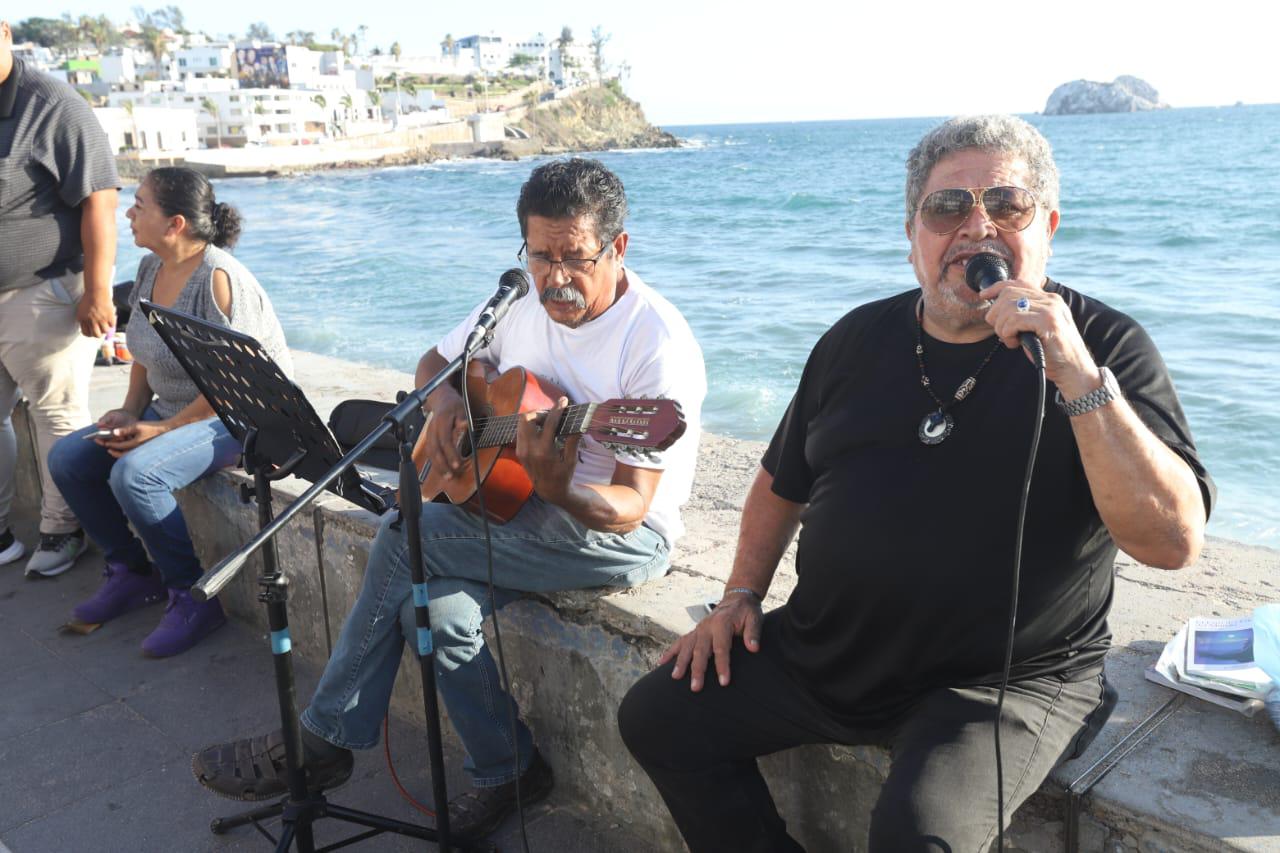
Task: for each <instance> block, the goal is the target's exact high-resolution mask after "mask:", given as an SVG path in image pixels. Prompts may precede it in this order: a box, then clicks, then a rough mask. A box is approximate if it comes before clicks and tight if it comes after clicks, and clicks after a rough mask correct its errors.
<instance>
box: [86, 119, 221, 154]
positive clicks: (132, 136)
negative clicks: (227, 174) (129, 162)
mask: <svg viewBox="0 0 1280 853" xmlns="http://www.w3.org/2000/svg"><path fill="white" fill-rule="evenodd" d="M93 114H94V115H95V116H97V118H98V122H99V123H100V124H101V125H102V129H103V130H105V131H106V132H107V140H108V141H109V143H110V145H111V149H112V150H113V151H115V152H117V153H121V152H125V151H138V152H140V153H142V154H152V155H163V154H173V153H177V152H181V151H193V150H195V149H196V148H198V147H200V145H199V143H200V137H199V135H198V133H197V129H196V111H195V110H193V109H168V108H162V107H134V108H133V111H132V112H130V111H129V110H126V109H124V108H122V107H98V108H96V109H94V111H93Z"/></svg>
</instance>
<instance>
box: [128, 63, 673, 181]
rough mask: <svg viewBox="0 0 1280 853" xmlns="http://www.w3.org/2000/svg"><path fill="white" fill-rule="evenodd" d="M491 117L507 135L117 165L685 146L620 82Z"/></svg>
mask: <svg viewBox="0 0 1280 853" xmlns="http://www.w3.org/2000/svg"><path fill="white" fill-rule="evenodd" d="M490 115H502V117H503V124H504V126H505V128H506V129H507V136H506V138H504V139H502V140H495V141H490V142H468V141H449V142H440V141H432V140H431V139H429V138H427V137H426V136H425V135H416V134H414V133H413V132H404V133H395V132H392V133H387V134H383V135H381V138H375V139H367V138H366V139H362V140H359V142H360V144H359V145H354V144H351V143H352V142H354V140H343V141H341V142H340V143H334V144H329V145H314V146H287V147H286V146H281V147H279V148H272V147H260V148H236V149H216V150H213V151H193V152H189V153H188V154H187V155H186V156H175V157H168V158H159V159H155V160H139V159H137V158H136V157H132V156H128V155H118V156H117V157H116V166H117V169H118V171H119V173H120V177H121V178H122V179H124V180H125V181H126V182H132V181H136V180H138V179H140V178H141V177H142V176H143V175H145V174H146V172H147V171H149V170H150V169H152V168H154V167H156V166H168V165H184V164H185V165H187V166H190V167H191V168H193V169H196V170H198V171H201V172H203V173H204V174H206V175H208V176H209V177H210V178H231V177H283V176H288V175H294V174H304V173H308V172H318V171H329V170H334V169H370V168H375V169H376V168H382V167H386V166H413V165H418V164H422V163H433V162H437V161H440V160H453V159H468V158H491V159H501V160H518V159H520V158H522V157H534V156H540V155H547V154H551V155H555V154H568V153H574V152H591V151H610V150H616V149H625V148H675V147H677V146H679V145H680V140H679V139H677V138H676V137H675V136H673V135H672V134H670V133H667V132H666V131H664V130H662V129H661V128H658V127H655V126H654V125H652V124H650V123H649V121H648V120H647V119H646V118H645V115H644V111H643V109H642V108H641V106H640V104H639V103H637V102H636V101H633V100H632V99H630V98H628V97H627V96H626V95H625V94H624V93H623V92H622V90H621V88H620V87H618V86H617V85H607V86H593V87H589V88H585V89H582V90H579V91H577V92H575V93H573V94H572V95H569V96H567V97H565V98H561V99H557V100H555V101H548V102H544V103H539V104H536V105H533V106H529V107H525V106H522V107H517V108H515V109H511V110H507V111H505V112H504V113H498V114H490Z"/></svg>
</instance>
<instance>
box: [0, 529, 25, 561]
mask: <svg viewBox="0 0 1280 853" xmlns="http://www.w3.org/2000/svg"><path fill="white" fill-rule="evenodd" d="M25 553H27V549H26V548H24V547H22V543H21V542H19V541H18V538H17V537H16V536H14V535H13V531H12V530H5V532H4V533H0V566H3V565H5V564H6V563H12V562H15V561H17V560H19V559H21V557H22V555H23V554H25Z"/></svg>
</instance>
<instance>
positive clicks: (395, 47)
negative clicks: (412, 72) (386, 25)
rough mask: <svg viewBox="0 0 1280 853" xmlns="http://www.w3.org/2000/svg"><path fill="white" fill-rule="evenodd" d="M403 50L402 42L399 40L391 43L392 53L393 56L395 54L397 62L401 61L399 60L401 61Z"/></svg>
mask: <svg viewBox="0 0 1280 853" xmlns="http://www.w3.org/2000/svg"><path fill="white" fill-rule="evenodd" d="M402 52H403V50H402V48H401V47H400V42H398V41H393V42H392V43H391V55H392V56H394V57H395V58H396V62H399V61H400V54H401V53H402Z"/></svg>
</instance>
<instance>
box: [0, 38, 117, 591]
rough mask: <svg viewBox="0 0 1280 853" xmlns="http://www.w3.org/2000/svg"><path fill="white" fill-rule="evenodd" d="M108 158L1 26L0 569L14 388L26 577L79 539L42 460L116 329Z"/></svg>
mask: <svg viewBox="0 0 1280 853" xmlns="http://www.w3.org/2000/svg"><path fill="white" fill-rule="evenodd" d="M118 185H119V181H118V179H117V178H116V164H115V158H114V157H113V156H112V154H111V148H110V146H109V145H108V143H107V135H106V133H105V132H104V131H103V130H102V127H101V126H100V125H99V124H98V120H97V119H96V118H94V115H93V111H92V110H90V109H89V107H88V105H87V104H85V102H84V99H83V98H81V97H80V95H78V94H77V93H76V91H75V90H74V89H72V88H71V87H70V86H68V85H67V84H65V83H61V82H59V81H57V80H54V79H53V78H52V77H50V76H48V75H47V74H42V73H41V72H40V71H39V69H36V68H33V67H31V66H29V65H27V64H26V63H24V62H23V61H22V60H21V59H19V58H17V57H15V56H14V55H13V34H12V32H11V31H10V29H9V24H8V22H6V21H0V564H4V563H11V562H14V561H16V560H18V559H20V558H21V557H22V555H23V553H24V552H25V550H26V549H25V548H24V547H23V544H22V543H21V542H19V541H17V539H15V538H14V535H13V533H12V531H10V530H9V523H8V522H9V519H8V515H9V506H10V503H11V501H12V499H13V487H14V468H15V465H16V442H15V437H14V433H13V425H12V423H11V422H10V418H9V415H10V413H11V412H12V411H13V407H14V404H15V403H17V399H18V392H19V389H21V391H22V393H23V394H25V395H26V398H27V400H28V401H29V403H30V408H29V412H30V415H31V421H32V423H33V425H34V426H35V429H36V443H37V446H38V447H39V448H40V450H41V459H40V475H41V484H42V487H43V499H42V502H41V507H40V542H39V544H38V545H37V546H36V549H35V553H33V554H32V555H31V558H30V559H29V560H28V561H27V567H26V573H27V575H28V576H32V575H45V576H51V575H57V574H61V573H62V572H65V571H66V570H67V569H69V568H71V566H72V565H73V564H74V563H75V560H76V557H78V556H79V555H80V553H81V552H82V551H84V549H85V544H86V543H85V538H84V532H83V531H82V530H81V529H80V524H79V522H78V521H76V517H75V514H74V513H73V512H72V511H71V509H70V508H69V507H68V506H67V504H66V501H64V500H63V499H62V495H61V494H60V493H59V492H58V487H57V485H56V484H55V483H54V482H53V480H52V479H51V478H50V476H49V469H48V466H47V465H46V464H45V461H44V458H43V455H44V454H46V453H48V451H49V448H51V447H52V446H53V443H54V442H55V441H57V440H58V439H59V438H61V437H62V436H64V435H68V434H69V433H71V432H73V431H75V430H77V429H79V428H80V427H82V426H85V425H86V424H88V423H89V374H90V373H91V372H92V370H93V352H94V350H95V349H96V348H97V345H98V341H99V340H101V339H102V336H103V335H104V334H106V333H107V331H108V330H109V329H110V328H111V327H112V326H113V325H114V324H115V308H114V306H113V305H112V302H111V274H112V270H113V268H114V264H115V257H116V218H115V217H116V192H117V190H118V188H119V186H118Z"/></svg>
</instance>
